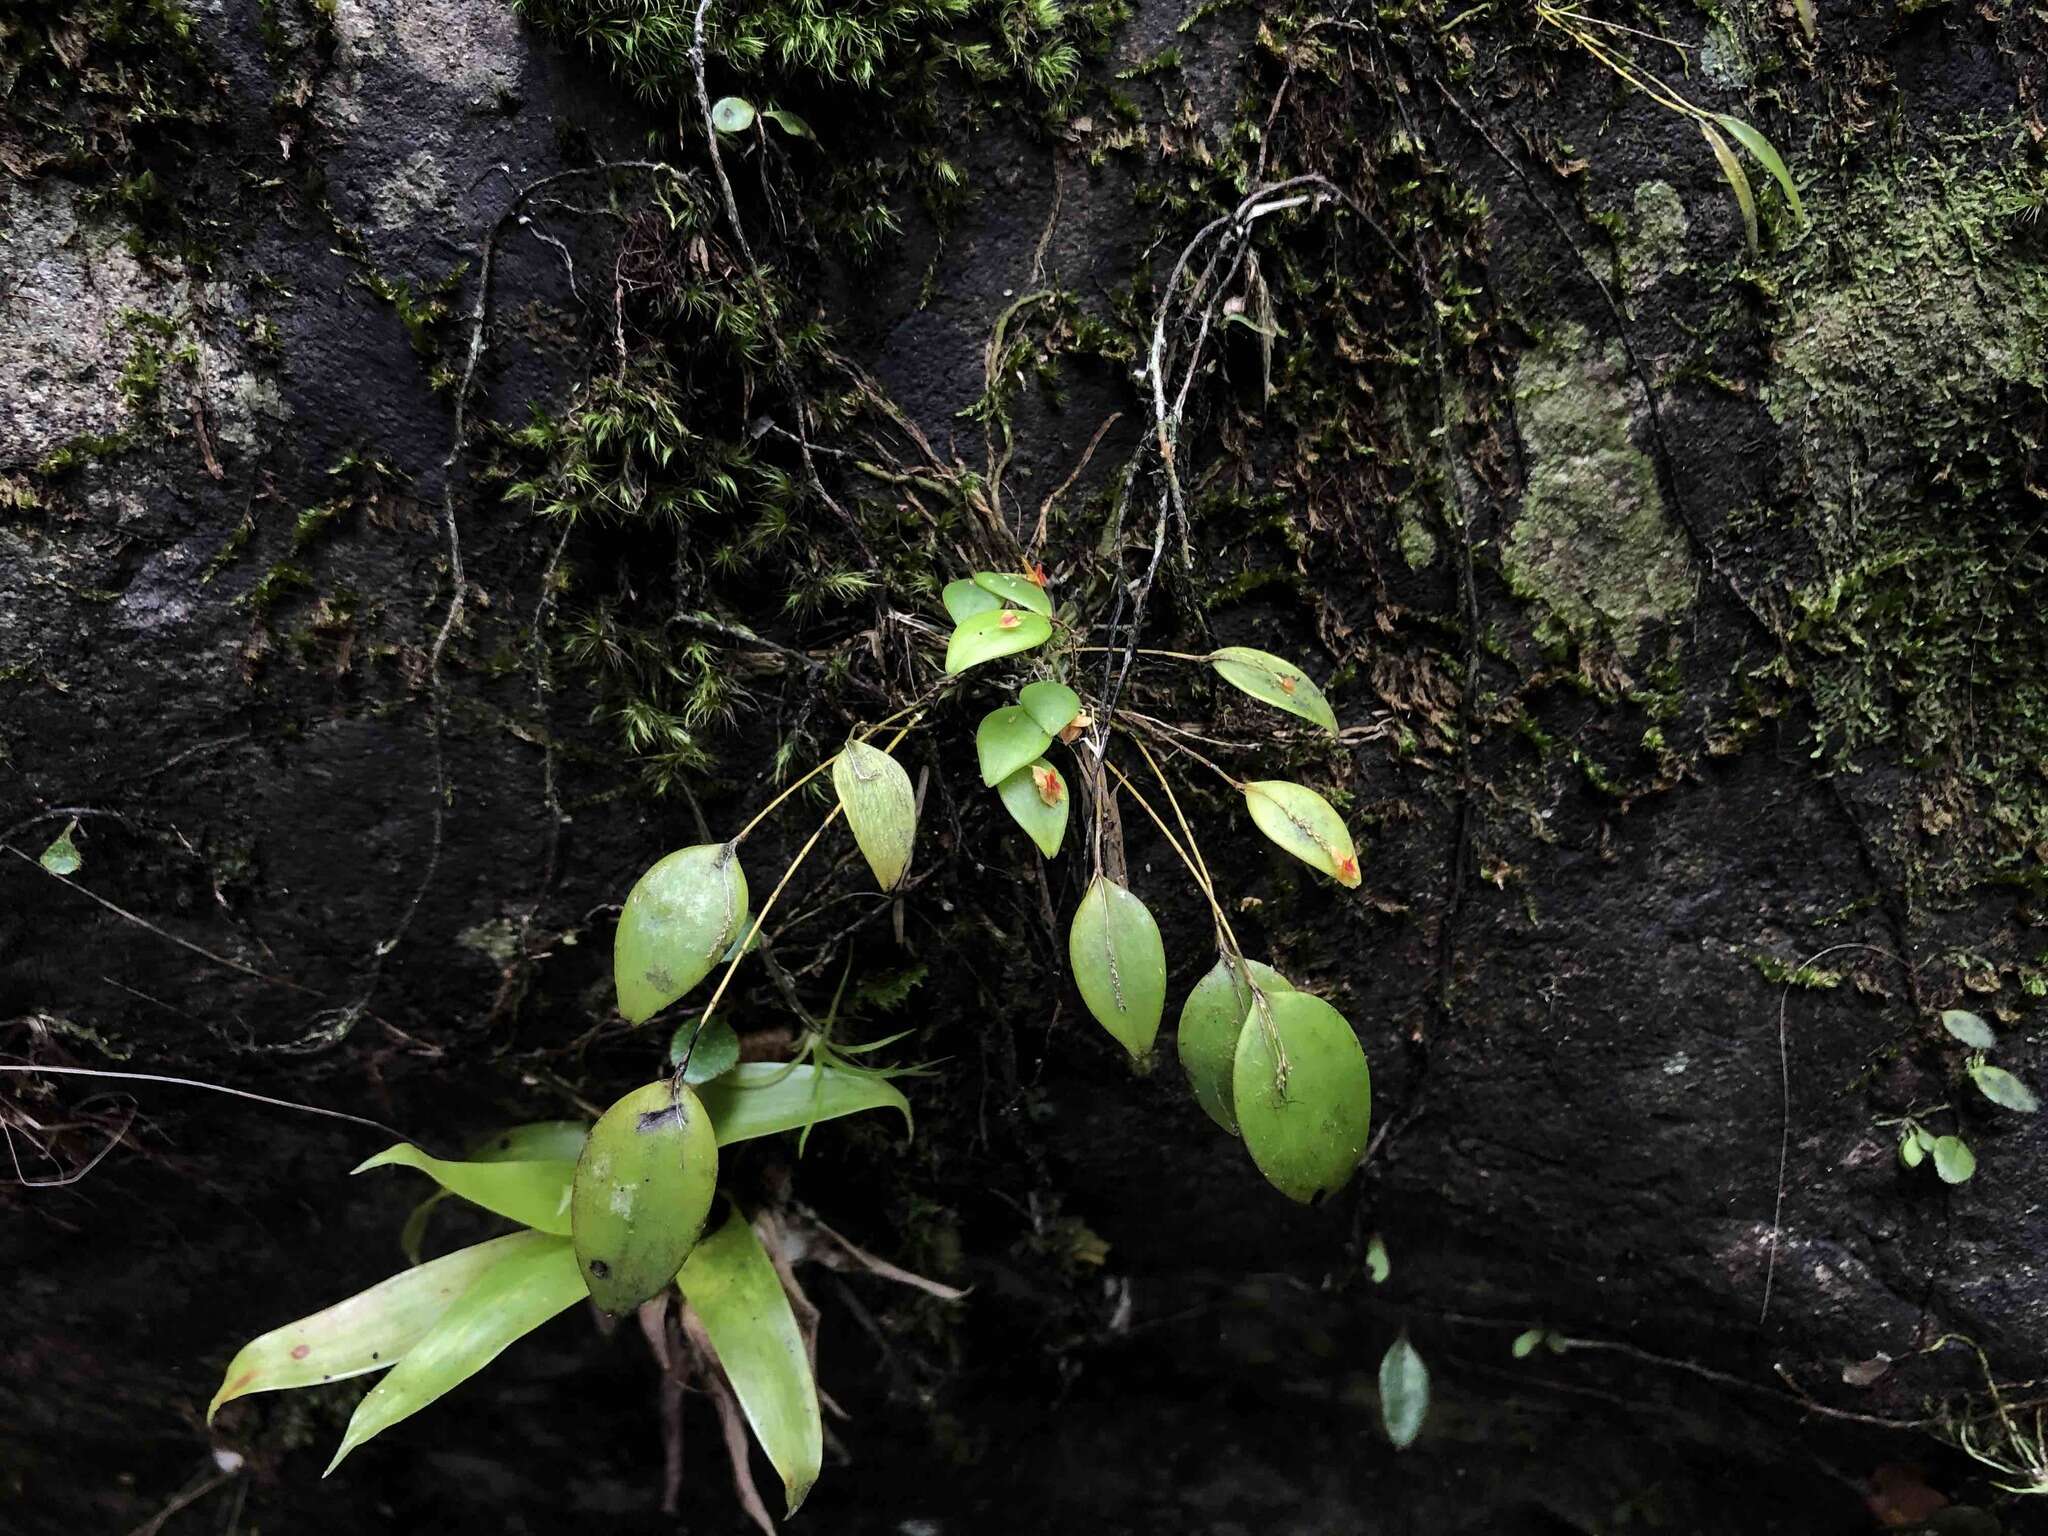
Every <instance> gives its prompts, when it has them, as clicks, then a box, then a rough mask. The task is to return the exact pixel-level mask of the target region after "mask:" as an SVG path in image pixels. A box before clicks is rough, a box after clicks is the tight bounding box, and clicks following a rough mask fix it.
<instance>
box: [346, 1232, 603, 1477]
mask: <svg viewBox="0 0 2048 1536" xmlns="http://www.w3.org/2000/svg"><path fill="white" fill-rule="evenodd" d="M582 1299H583V1277H582V1276H581V1275H579V1274H578V1273H577V1272H576V1254H575V1251H574V1250H573V1249H572V1248H571V1247H570V1246H569V1244H568V1243H567V1242H566V1241H564V1240H562V1239H559V1238H557V1239H555V1240H553V1241H547V1240H543V1241H541V1242H539V1243H535V1244H532V1245H530V1246H527V1247H524V1248H521V1249H520V1250H519V1251H518V1252H516V1253H513V1254H510V1255H508V1256H507V1257H505V1258H503V1259H501V1260H500V1261H499V1262H498V1263H496V1264H494V1265H492V1266H491V1267H490V1268H489V1269H488V1270H486V1271H485V1272H484V1273H483V1274H482V1275H481V1276H480V1277H479V1278H478V1279H477V1281H476V1282H475V1283H474V1284H473V1285H471V1286H470V1287H469V1289H468V1290H466V1291H464V1292H463V1293H462V1295H461V1296H460V1297H458V1298H457V1299H456V1300H455V1302H454V1303H453V1305H451V1306H450V1307H449V1308H448V1309H447V1311H445V1312H443V1313H442V1314H441V1316H440V1318H439V1319H438V1320H437V1321H436V1322H435V1323H434V1324H433V1326H432V1327H431V1328H429V1329H428V1330H427V1332H426V1333H425V1334H424V1335H423V1336H422V1337H421V1338H420V1339H419V1340H418V1341H417V1342H416V1343H415V1344H414V1345H413V1346H412V1348H411V1349H410V1350H408V1351H407V1352H406V1355H405V1358H404V1359H402V1360H400V1361H399V1362H398V1364H397V1366H396V1367H394V1368H393V1370H392V1372H391V1374H390V1375H388V1376H386V1377H385V1378H384V1379H383V1380H382V1381H380V1382H378V1383H377V1385H376V1386H375V1387H373V1388H371V1390H370V1394H369V1396H367V1397H365V1398H364V1399H363V1400H362V1401H361V1402H360V1403H358V1404H356V1411H355V1413H354V1415H353V1416H352V1417H351V1418H350V1419H349V1421H348V1430H347V1432H346V1433H345V1434H344V1435H343V1436H342V1441H341V1449H340V1450H338V1451H336V1452H335V1453H334V1460H332V1461H331V1462H329V1463H328V1464H327V1471H328V1472H330V1473H331V1472H332V1471H333V1470H334V1469H335V1468H336V1467H338V1466H340V1465H341V1461H342V1458H343V1457H344V1456H346V1455H348V1453H349V1452H350V1451H353V1450H354V1449H355V1448H356V1447H357V1446H359V1445H361V1444H362V1443H363V1442H364V1441H365V1440H368V1439H369V1438H370V1437H371V1436H373V1435H376V1434H380V1433H382V1432H383V1431H384V1430H387V1429H389V1428H390V1427H391V1426H392V1425H394V1424H396V1423H398V1422H399V1421H400V1420H401V1419H406V1418H410V1417H411V1416H412V1415H413V1414H415V1413H418V1412H419V1411H420V1410H421V1409H422V1408H424V1407H426V1406H427V1405H428V1404H429V1403H431V1402H433V1401H434V1400H435V1399H436V1398H438V1397H440V1396H442V1395H443V1394H444V1393H446V1392H448V1391H450V1390H452V1389H453V1388H455V1387H458V1386H460V1385H461V1384H462V1383H463V1382H465V1381H467V1380H468V1379H469V1378H470V1377H472V1376H474V1375H475V1374H476V1373H477V1372H478V1371H480V1370H482V1369H483V1368H484V1367H485V1366H487V1365H489V1364H490V1363H491V1362H492V1361H493V1360H495V1359H497V1358H498V1356H499V1355H501V1354H502V1353H504V1351H505V1348H506V1346H507V1345H509V1344H512V1343H514V1342H516V1341H517V1340H519V1339H521V1338H523V1337H524V1336H525V1335H527V1334H529V1333H531V1332H533V1330H534V1329H536V1328H538V1327H539V1326H540V1325H541V1324H542V1323H544V1322H546V1321H547V1320H548V1319H549V1318H551V1317H553V1316H554V1315H555V1314H556V1313H558V1312H563V1311H566V1310H567V1309H568V1308H570V1307H572V1306H574V1305H575V1304H576V1303H577V1302H579V1301H581V1300H582Z"/></svg>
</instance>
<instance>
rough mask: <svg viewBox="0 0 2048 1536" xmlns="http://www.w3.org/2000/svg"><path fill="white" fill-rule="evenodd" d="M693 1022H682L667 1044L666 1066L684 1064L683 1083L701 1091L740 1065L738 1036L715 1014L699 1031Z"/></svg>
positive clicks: (692, 1020) (691, 1020)
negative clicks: (685, 1064)
mask: <svg viewBox="0 0 2048 1536" xmlns="http://www.w3.org/2000/svg"><path fill="white" fill-rule="evenodd" d="M697 1022H698V1021H697V1020H695V1019H685V1020H683V1022H682V1023H680V1024H678V1025H677V1026H676V1032H675V1033H674V1034H673V1035H671V1036H670V1037H669V1042H668V1064H669V1065H670V1066H672V1067H682V1066H683V1063H684V1062H685V1061H688V1062H689V1065H688V1066H687V1067H683V1081H684V1082H686V1083H688V1084H689V1085H690V1086H691V1087H692V1088H701V1087H703V1086H704V1084H706V1083H708V1082H711V1081H712V1080H713V1079H714V1078H720V1077H723V1076H725V1074H726V1073H728V1072H730V1071H731V1070H732V1069H733V1068H734V1067H736V1066H738V1065H739V1064H740V1037H739V1035H738V1034H736V1033H735V1032H734V1030H733V1027H732V1026H731V1025H730V1024H728V1023H726V1022H725V1020H724V1019H722V1018H719V1017H717V1016H716V1015H713V1016H712V1017H711V1018H709V1019H706V1020H704V1027H703V1028H701V1029H699V1028H698V1027H697ZM693 1042H694V1043H693Z"/></svg>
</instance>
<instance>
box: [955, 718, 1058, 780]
mask: <svg viewBox="0 0 2048 1536" xmlns="http://www.w3.org/2000/svg"><path fill="white" fill-rule="evenodd" d="M1051 745H1052V732H1051V731H1048V730H1047V729H1045V727H1044V726H1042V725H1040V724H1039V723H1038V722H1037V721H1036V720H1034V719H1032V718H1031V712H1030V711H1029V710H1027V709H1025V708H1024V706H1023V705H1021V704H1010V705H1006V706H1005V707H1003V708H1002V709H992V710H990V711H989V712H988V713H987V714H985V715H983V716H982V717H981V724H980V725H978V726H976V727H975V729H974V751H975V755H976V756H978V757H979V758H980V759H981V782H982V783H984V784H986V785H988V786H990V787H991V788H993V787H994V786H995V785H997V784H1000V783H1002V781H1003V780H1004V779H1007V778H1008V777H1009V776H1010V775H1011V774H1013V773H1015V772H1016V771H1017V770H1018V769H1019V768H1022V767H1025V766H1027V765H1028V764H1029V763H1030V762H1031V761H1032V760H1033V759H1035V758H1037V757H1039V756H1041V755H1042V754H1043V753H1044V751H1045V749H1046V748H1047V747H1049V746H1051Z"/></svg>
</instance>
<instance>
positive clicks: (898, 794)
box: [832, 741, 917, 891]
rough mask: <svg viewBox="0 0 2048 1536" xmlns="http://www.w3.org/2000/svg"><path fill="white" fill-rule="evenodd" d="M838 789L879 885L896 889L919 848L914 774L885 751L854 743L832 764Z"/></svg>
mask: <svg viewBox="0 0 2048 1536" xmlns="http://www.w3.org/2000/svg"><path fill="white" fill-rule="evenodd" d="M832 787H833V788H834V789H836V790H837V791H838V792H839V803H840V805H842V806H844V807H845V809H846V824H847V825H848V826H849V827H851V828H852V829H853V840H854V842H856V843H858V844H859V845H860V851H861V856H862V857H863V858H865V859H866V860H867V861H868V868H869V869H871V870H873V871H874V872H875V883H876V884H877V885H879V886H881V888H882V889H883V890H885V891H893V890H895V889H896V887H897V886H899V885H901V884H902V883H903V876H904V874H905V872H906V871H908V870H909V868H910V855H911V852H912V850H913V849H914V848H915V847H916V844H917V791H916V790H914V789H912V788H911V787H910V775H909V774H907V773H905V772H904V771H903V765H902V764H901V763H899V762H897V761H896V759H895V758H893V757H891V756H890V755H889V754H888V753H886V752H884V751H882V750H881V749H880V748H879V747H871V746H869V745H868V744H867V743H866V742H864V741H849V742H848V743H847V744H846V745H845V746H844V747H842V748H841V749H840V751H839V756H838V758H837V759H835V760H834V762H833V764H832Z"/></svg>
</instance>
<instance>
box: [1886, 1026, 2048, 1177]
mask: <svg viewBox="0 0 2048 1536" xmlns="http://www.w3.org/2000/svg"><path fill="white" fill-rule="evenodd" d="M1941 1023H1942V1027H1943V1028H1944V1029H1946V1030H1947V1031H1948V1032H1949V1034H1951V1035H1952V1036H1954V1037H1955V1038H1956V1039H1957V1040H1960V1041H1961V1042H1962V1043H1963V1044H1964V1045H1967V1046H1969V1047H1970V1048H1971V1055H1970V1057H1969V1059H1968V1060H1967V1061H1966V1062H1965V1063H1964V1066H1963V1072H1964V1075H1966V1076H1967V1077H1968V1078H1969V1079H1970V1082H1971V1083H1972V1084H1973V1085H1974V1086H1975V1087H1976V1089H1977V1091H1978V1092H1979V1093H1981V1094H1982V1095H1984V1097H1985V1098H1987V1099H1989V1100H1990V1101H1991V1102H1992V1103H1993V1104H1996V1105H1998V1106H1999V1108H2001V1109H2009V1110H2012V1111H2014V1112H2016V1113H2018V1114H2022V1115H2032V1114H2037V1113H2039V1112H2040V1108H2041V1101H2040V1099H2039V1098H2038V1097H2037V1096H2036V1095H2035V1093H2034V1090H2033V1089H2031V1088H2029V1087H2028V1086H2027V1085H2026V1084H2025V1083H2023V1082H2021V1081H2020V1080H2019V1079H2018V1078H2017V1077H2015V1076H2013V1075H2012V1073H2010V1072H2008V1071H2006V1069H2005V1068H2003V1067H1996V1066H1993V1065H1992V1064H1991V1061H1990V1059H1989V1057H1988V1055H1987V1053H1988V1052H1990V1051H1994V1050H1996V1049H1998V1034H1997V1031H1995V1030H1994V1029H1992V1027H1991V1026H1990V1025H1989V1024H1987V1023H1985V1022H1984V1020H1983V1019H1981V1018H1979V1017H1978V1016H1977V1015H1976V1014H1974V1013H1971V1012H1969V1011H1968V1010H1967V1009H1963V1008H1950V1009H1948V1010H1946V1011H1945V1012H1944V1013H1943V1014H1942V1016H1941ZM1926 1113H1927V1114H1933V1113H1935V1111H1932V1110H1929V1111H1927V1112H1926ZM1898 1126H1899V1161H1900V1163H1902V1164H1903V1165H1904V1166H1905V1167H1907V1168H1918V1167H1919V1166H1920V1165H1921V1164H1922V1163H1923V1162H1930V1161H1931V1162H1932V1163H1933V1164H1934V1171H1935V1173H1937V1174H1938V1175H1940V1177H1941V1179H1942V1181H1943V1182H1944V1183H1947V1184H1967V1183H1968V1182H1969V1181H1970V1179H1971V1177H1972V1176H1973V1175H1974V1174H1975V1173H1976V1171H1977V1154H1976V1153H1975V1152H1974V1151H1972V1150H1971V1148H1970V1144H1969V1143H1968V1142H1967V1141H1965V1140H1964V1139H1963V1138H1962V1137H1961V1136H1960V1135H1948V1136H1943V1135H1939V1134H1937V1133H1936V1132H1934V1131H1931V1130H1929V1129H1928V1128H1927V1126H1926V1125H1924V1124H1923V1123H1922V1116H1921V1115H1919V1114H1917V1113H1916V1114H1912V1115H1908V1116H1906V1117H1905V1118H1904V1119H1902V1120H1900V1121H1899V1122H1898Z"/></svg>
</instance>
